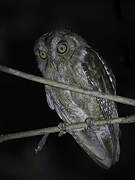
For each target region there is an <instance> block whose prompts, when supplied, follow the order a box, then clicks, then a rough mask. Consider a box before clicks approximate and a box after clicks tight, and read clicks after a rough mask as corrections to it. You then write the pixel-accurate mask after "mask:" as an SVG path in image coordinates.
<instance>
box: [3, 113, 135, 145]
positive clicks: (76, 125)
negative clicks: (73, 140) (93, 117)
mask: <svg viewBox="0 0 135 180" xmlns="http://www.w3.org/2000/svg"><path fill="white" fill-rule="evenodd" d="M134 122H135V115H132V116H128V117H121V118H116V119H107V120H103V121H94V122H93V123H94V126H101V125H105V124H115V123H118V124H125V123H134ZM87 127H88V125H87V123H86V122H80V123H73V124H68V125H66V132H68V131H72V130H75V129H77V130H82V129H87ZM60 131H61V130H60V128H59V127H58V126H56V127H48V128H43V129H37V130H31V131H25V132H18V133H12V134H6V135H1V136H0V143H1V142H4V141H8V140H12V139H19V138H24V137H32V136H38V135H44V134H49V133H57V132H60Z"/></svg>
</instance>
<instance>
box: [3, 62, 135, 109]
mask: <svg viewBox="0 0 135 180" xmlns="http://www.w3.org/2000/svg"><path fill="white" fill-rule="evenodd" d="M0 71H3V72H6V73H9V74H12V75H15V76H18V77H22V78H25V79H29V80H32V81H35V82H38V83H42V84H47V85H49V86H54V87H58V88H61V89H66V90H70V91H74V92H77V93H82V94H87V95H92V96H96V97H100V98H104V99H109V100H112V101H116V102H119V103H123V104H128V105H132V106H135V100H134V99H130V98H125V97H121V96H116V95H111V94H105V93H101V92H98V91H87V90H84V89H80V88H77V87H74V86H71V85H66V84H63V83H60V82H55V81H51V80H47V79H44V78H42V77H39V76H35V75H32V74H28V73H25V72H21V71H19V70H16V69H12V68H9V67H6V66H2V65H0Z"/></svg>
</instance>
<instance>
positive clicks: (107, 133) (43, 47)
mask: <svg viewBox="0 0 135 180" xmlns="http://www.w3.org/2000/svg"><path fill="white" fill-rule="evenodd" d="M34 52H35V54H36V56H37V61H38V67H39V69H40V71H41V72H42V74H43V76H44V77H45V78H46V79H51V80H54V81H58V82H62V83H65V84H69V85H73V86H76V87H79V88H83V89H87V90H96V91H100V92H105V93H111V94H115V93H116V91H115V88H116V87H115V86H116V85H115V77H114V75H113V73H112V72H111V70H110V69H109V68H108V66H107V65H106V63H105V61H104V60H103V59H102V58H101V57H100V56H99V55H98V53H97V52H96V51H94V50H93V49H92V48H91V47H90V46H89V45H88V44H87V43H86V42H85V41H84V40H83V38H81V37H80V36H78V35H77V34H75V33H72V32H70V31H66V30H64V31H54V32H51V33H47V34H44V35H43V36H41V37H40V38H39V39H38V40H37V42H36V43H35V47H34ZM45 91H46V97H47V102H48V105H49V107H50V108H51V109H55V110H56V112H57V113H58V115H59V117H60V118H61V119H62V120H63V121H64V122H67V123H74V122H82V121H85V120H86V119H87V118H92V119H93V120H94V121H100V120H103V119H110V118H116V117H118V114H117V108H116V105H115V103H114V102H113V101H110V100H105V99H102V98H97V97H93V96H88V95H84V94H79V93H75V92H71V91H68V90H62V89H59V88H55V87H50V86H48V85H46V86H45ZM70 134H71V135H72V136H73V137H74V138H75V140H76V141H77V143H78V144H79V145H80V146H81V147H82V148H83V149H84V150H85V151H86V153H87V154H88V155H89V156H90V157H91V158H92V159H93V160H94V161H95V162H96V163H97V164H98V165H100V166H101V167H104V168H109V167H111V165H113V164H114V163H116V162H117V161H118V160H119V154H120V147H119V125H118V124H114V125H105V126H97V127H91V128H89V129H87V130H81V131H72V132H70Z"/></svg>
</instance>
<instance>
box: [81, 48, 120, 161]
mask: <svg viewBox="0 0 135 180" xmlns="http://www.w3.org/2000/svg"><path fill="white" fill-rule="evenodd" d="M87 52H88V54H87V56H86V57H85V59H84V62H83V64H82V66H83V69H84V71H85V73H86V74H87V79H88V82H89V85H90V87H91V89H92V90H95V91H99V92H104V93H108V94H116V83H115V77H114V75H113V73H112V71H111V69H110V68H108V66H107V64H106V63H105V61H104V60H103V59H102V58H101V57H100V56H99V54H98V53H97V52H96V51H94V50H93V49H88V50H87ZM96 100H97V102H98V104H99V107H100V109H101V112H102V114H103V117H104V118H105V119H111V118H117V117H118V113H117V107H116V104H115V103H114V102H113V101H110V100H106V99H102V98H98V97H97V98H96ZM104 127H106V128H107V129H108V130H109V132H110V134H111V137H112V142H113V143H112V144H113V146H114V147H113V151H114V153H113V155H114V157H115V159H114V162H116V161H118V159H119V154H120V148H119V125H118V124H114V125H106V126H104Z"/></svg>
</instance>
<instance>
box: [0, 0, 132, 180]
mask: <svg viewBox="0 0 135 180" xmlns="http://www.w3.org/2000/svg"><path fill="white" fill-rule="evenodd" d="M134 24H135V2H133V1H129V0H127V1H119V0H116V1H115V0H92V1H90V0H89V1H88V2H85V1H82V2H81V1H72V2H69V1H45V0H44V1H38V0H23V1H19V0H16V1H15V0H12V1H10V0H9V1H8V0H4V1H3V0H1V1H0V64H3V65H7V66H10V67H13V68H16V69H18V70H22V71H25V72H28V73H32V74H36V75H41V74H40V72H39V70H38V69H37V64H36V61H35V57H34V53H33V44H34V42H35V40H36V39H37V38H38V37H39V36H41V35H42V34H44V33H46V32H48V31H50V30H52V29H57V28H68V29H71V30H72V31H75V32H76V33H78V34H80V35H81V36H82V37H84V38H85V39H86V40H87V41H88V43H89V44H90V45H91V46H93V48H94V49H95V50H97V51H98V52H99V53H100V55H102V56H103V57H104V58H105V59H106V61H107V62H108V64H109V65H110V66H111V68H112V70H113V72H114V74H115V76H116V80H117V94H119V95H121V96H126V97H131V98H135V93H134V92H135V83H134V79H135V46H134V44H135V43H134V42H135V33H134V32H135V26H134ZM0 83H1V85H0V134H5V133H10V132H18V131H24V130H30V129H37V128H43V127H49V126H55V125H57V124H58V123H59V122H60V120H59V118H58V116H57V114H56V113H55V112H53V111H51V110H50V109H49V107H48V105H47V102H46V99H45V93H44V86H43V85H41V84H38V83H35V82H31V81H28V80H25V79H21V78H18V77H14V76H12V75H9V74H4V73H2V72H0ZM118 110H119V116H126V115H130V114H135V108H133V107H131V106H127V105H122V104H118ZM120 127H121V130H122V136H121V156H120V161H119V162H118V163H117V164H116V165H115V166H113V167H112V168H111V169H110V170H103V169H101V168H100V167H98V166H97V165H96V164H95V163H94V162H93V161H92V160H91V159H90V158H89V157H88V156H87V154H86V153H85V152H84V151H83V150H82V149H81V148H80V147H79V146H78V145H77V143H76V142H75V141H74V140H73V138H72V137H71V136H70V135H65V136H63V137H61V138H58V137H57V134H53V135H50V136H49V138H48V141H47V144H46V147H45V148H44V149H43V150H42V151H41V152H40V153H39V154H37V155H35V153H34V149H35V147H36V145H37V143H38V141H39V140H40V137H33V138H26V139H20V140H13V141H8V142H4V143H2V144H0V180H7V179H10V180H12V179H13V180H18V179H19V180H24V179H25V180H29V179H32V180H37V179H38V180H59V179H65V180H68V179H71V180H72V179H73V180H74V179H78V180H83V179H91V180H93V179H95V180H97V179H104V180H105V179H114V178H130V176H131V177H133V178H135V173H134V162H135V154H134V152H135V141H134V137H135V125H134V124H130V125H121V126H120Z"/></svg>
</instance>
